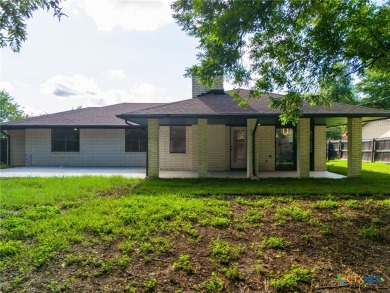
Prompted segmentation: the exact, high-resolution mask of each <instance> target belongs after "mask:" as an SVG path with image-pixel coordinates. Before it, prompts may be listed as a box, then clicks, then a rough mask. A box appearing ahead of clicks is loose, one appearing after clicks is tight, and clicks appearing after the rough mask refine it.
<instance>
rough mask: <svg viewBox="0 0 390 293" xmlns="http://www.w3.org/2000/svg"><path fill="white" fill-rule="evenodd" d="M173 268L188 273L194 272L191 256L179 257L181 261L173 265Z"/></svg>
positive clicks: (182, 255)
mask: <svg viewBox="0 0 390 293" xmlns="http://www.w3.org/2000/svg"><path fill="white" fill-rule="evenodd" d="M173 267H174V268H175V269H179V270H183V271H185V272H187V273H192V272H193V268H192V263H191V259H190V256H189V255H184V254H181V255H180V256H179V261H178V262H174V263H173Z"/></svg>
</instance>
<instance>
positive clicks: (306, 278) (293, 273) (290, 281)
mask: <svg viewBox="0 0 390 293" xmlns="http://www.w3.org/2000/svg"><path fill="white" fill-rule="evenodd" d="M312 274H313V271H311V270H308V269H302V268H300V267H299V266H293V267H292V268H291V270H288V271H285V272H284V274H283V275H282V276H280V277H279V278H272V279H271V285H273V286H274V287H275V289H277V290H293V289H296V288H297V287H298V285H299V283H310V282H311V279H312Z"/></svg>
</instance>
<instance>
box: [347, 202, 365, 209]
mask: <svg viewBox="0 0 390 293" xmlns="http://www.w3.org/2000/svg"><path fill="white" fill-rule="evenodd" d="M345 206H346V207H348V208H350V209H353V210H360V209H362V208H363V207H362V206H361V205H360V204H359V203H358V201H357V200H355V199H349V200H347V201H346V202H345Z"/></svg>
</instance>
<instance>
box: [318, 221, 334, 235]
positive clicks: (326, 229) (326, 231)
mask: <svg viewBox="0 0 390 293" xmlns="http://www.w3.org/2000/svg"><path fill="white" fill-rule="evenodd" d="M319 226H320V233H321V234H323V235H333V230H332V226H330V225H329V224H325V223H320V225H319Z"/></svg>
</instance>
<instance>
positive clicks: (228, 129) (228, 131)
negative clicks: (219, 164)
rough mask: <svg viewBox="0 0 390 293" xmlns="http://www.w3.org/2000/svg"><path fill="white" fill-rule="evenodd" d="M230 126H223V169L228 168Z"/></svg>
mask: <svg viewBox="0 0 390 293" xmlns="http://www.w3.org/2000/svg"><path fill="white" fill-rule="evenodd" d="M230 131H231V129H230V126H225V171H227V170H230V156H231V150H230V148H231V138H230Z"/></svg>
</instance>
